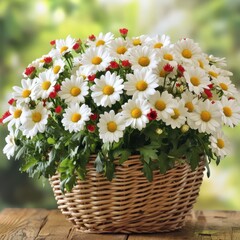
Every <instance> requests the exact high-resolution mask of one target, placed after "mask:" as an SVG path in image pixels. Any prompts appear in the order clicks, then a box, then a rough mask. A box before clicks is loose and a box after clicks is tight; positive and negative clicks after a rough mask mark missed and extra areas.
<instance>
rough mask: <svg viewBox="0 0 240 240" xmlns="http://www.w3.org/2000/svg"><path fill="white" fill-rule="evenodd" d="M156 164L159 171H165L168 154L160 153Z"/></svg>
mask: <svg viewBox="0 0 240 240" xmlns="http://www.w3.org/2000/svg"><path fill="white" fill-rule="evenodd" d="M158 166H159V171H160V173H163V174H164V173H166V172H167V170H168V156H167V154H165V153H161V154H160V155H159V156H158Z"/></svg>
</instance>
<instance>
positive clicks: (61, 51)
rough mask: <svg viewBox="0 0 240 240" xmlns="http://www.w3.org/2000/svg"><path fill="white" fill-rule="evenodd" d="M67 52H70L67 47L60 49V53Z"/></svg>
mask: <svg viewBox="0 0 240 240" xmlns="http://www.w3.org/2000/svg"><path fill="white" fill-rule="evenodd" d="M66 50H68V47H67V46H63V47H61V49H60V53H63V52H65V51H66Z"/></svg>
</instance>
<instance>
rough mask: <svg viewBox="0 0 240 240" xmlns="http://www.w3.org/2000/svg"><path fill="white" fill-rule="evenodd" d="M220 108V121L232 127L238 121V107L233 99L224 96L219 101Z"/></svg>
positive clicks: (239, 112)
mask: <svg viewBox="0 0 240 240" xmlns="http://www.w3.org/2000/svg"><path fill="white" fill-rule="evenodd" d="M219 103H220V106H221V109H222V121H223V123H224V124H226V125H227V126H230V127H234V126H236V125H238V124H239V122H240V107H239V103H238V102H237V101H236V100H235V99H230V100H228V99H227V98H226V97H225V96H223V97H222V99H221V101H220V102H219Z"/></svg>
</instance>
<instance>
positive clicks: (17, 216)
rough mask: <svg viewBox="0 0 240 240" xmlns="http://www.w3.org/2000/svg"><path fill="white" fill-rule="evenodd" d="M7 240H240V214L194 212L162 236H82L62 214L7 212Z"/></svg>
mask: <svg viewBox="0 0 240 240" xmlns="http://www.w3.org/2000/svg"><path fill="white" fill-rule="evenodd" d="M0 239H1V240H2V239H4V240H25V239H26V240H33V239H34V240H45V239H46V240H55V239H56V240H159V239H161V240H195V239H196V240H240V212H235V211H193V212H192V213H191V214H190V215H189V216H188V218H187V221H186V225H185V227H184V228H183V229H181V230H179V231H175V232H170V233H160V234H157V233H156V234H121V233H120V234H87V233H80V232H78V231H76V230H75V229H74V228H73V225H72V224H71V223H70V222H68V221H67V220H65V217H64V216H63V215H62V214H61V212H60V211H58V210H46V209H4V210H3V211H2V212H1V213H0Z"/></svg>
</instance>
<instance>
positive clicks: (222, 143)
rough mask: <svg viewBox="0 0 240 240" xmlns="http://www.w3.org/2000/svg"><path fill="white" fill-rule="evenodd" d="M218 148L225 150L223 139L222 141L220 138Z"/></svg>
mask: <svg viewBox="0 0 240 240" xmlns="http://www.w3.org/2000/svg"><path fill="white" fill-rule="evenodd" d="M217 146H218V147H219V148H220V149H222V148H224V146H225V143H224V141H223V139H221V138H218V139H217Z"/></svg>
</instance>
